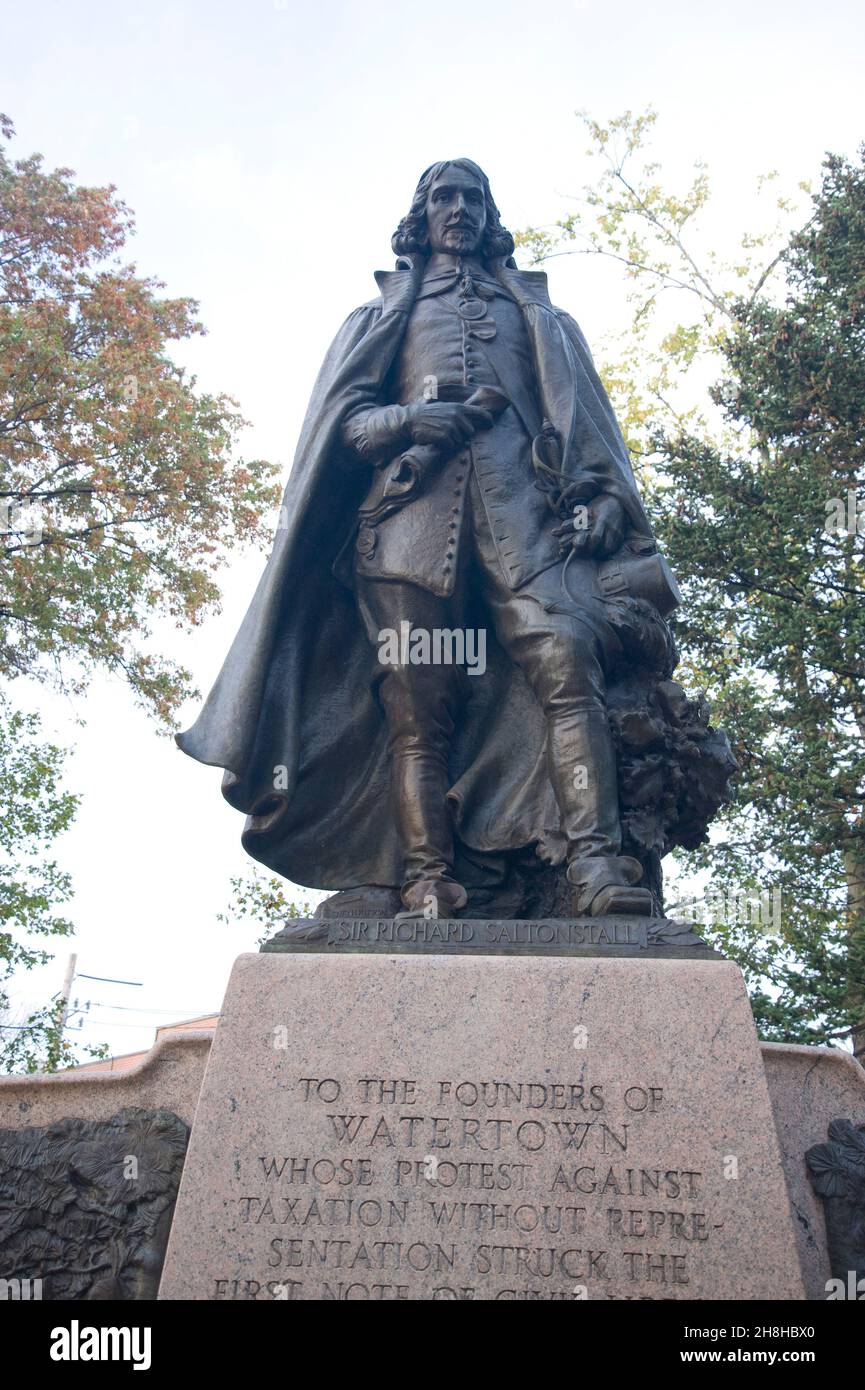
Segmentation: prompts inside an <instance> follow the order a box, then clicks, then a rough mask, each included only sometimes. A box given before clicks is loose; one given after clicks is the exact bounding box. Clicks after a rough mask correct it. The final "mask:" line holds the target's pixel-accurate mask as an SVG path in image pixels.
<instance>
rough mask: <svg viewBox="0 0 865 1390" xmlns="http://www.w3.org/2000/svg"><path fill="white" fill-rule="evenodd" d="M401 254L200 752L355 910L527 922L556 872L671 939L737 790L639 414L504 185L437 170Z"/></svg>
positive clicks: (593, 903)
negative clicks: (522, 251) (682, 851)
mask: <svg viewBox="0 0 865 1390" xmlns="http://www.w3.org/2000/svg"><path fill="white" fill-rule="evenodd" d="M393 248H394V251H395V252H396V254H397V255H398V257H399V259H398V260H397V266H396V269H395V270H393V271H390V272H383V271H379V272H378V273H377V274H376V280H377V282H378V287H379V291H380V294H379V296H378V297H377V298H376V299H374V300H372V301H371V302H370V303H368V304H365V305H362V306H361V307H360V308H359V309H356V310H355V311H354V313H352V314H351V315H350V316H349V318H348V319H347V320H346V322H345V324H344V325H343V327H342V328H341V329H340V331H339V333H338V334H337V337H336V339H335V341H334V343H333V345H332V347H331V349H330V351H329V353H328V355H327V358H326V360H325V363H324V365H323V367H322V369H321V372H320V374H319V377H318V380H317V382H316V385H315V389H314V391H313V395H312V400H311V402H310V406H309V410H308V413H307V417H306V421H305V423H304V426H303V431H302V434H301V438H300V442H299V445H298V450H297V455H296V458H295V462H294V466H293V468H292V471H291V475H290V477H289V480H288V485H287V488H286V493H285V499H284V504H283V507H282V510H281V513H280V525H279V529H278V531H277V537H276V543H275V545H274V549H273V553H272V555H271V557H270V560H269V562H268V565H267V568H266V570H265V572H264V575H263V576H262V579H261V582H260V584H259V587H258V590H257V592H256V594H255V597H254V599H253V601H252V604H251V606H250V609H249V612H248V613H247V616H246V618H245V620H244V623H243V625H242V627H241V630H240V632H239V634H238V636H237V638H236V640H235V643H234V645H233V646H232V648H231V651H230V653H229V656H228V658H227V660H226V663H225V665H224V667H223V670H222V672H221V674H220V676H219V679H218V680H217V683H216V685H215V687H214V689H213V691H212V692H211V695H210V697H209V699H208V701H207V703H206V705H205V707H204V710H203V711H202V714H201V716H200V718H199V719H198V721H197V723H196V724H195V726H194V727H193V728H192V729H191V730H189V731H188V732H186V733H185V734H182V735H180V736H179V737H178V742H179V744H180V746H181V748H183V749H184V751H185V752H187V753H189V754H191V755H192V756H193V757H195V758H198V759H199V760H200V761H202V762H206V763H210V764H215V765H218V766H221V767H223V768H225V769H226V775H225V778H224V781H223V793H224V795H225V796H226V798H227V799H228V801H229V802H230V803H231V804H232V805H233V806H235V807H237V808H238V809H240V810H242V811H245V812H246V813H247V816H248V820H247V825H246V829H245V832H244V837H243V843H244V845H245V847H246V849H247V850H248V851H249V853H250V854H252V855H253V857H255V858H256V859H258V860H260V861H261V862H262V863H264V864H266V865H268V866H269V867H270V868H272V869H274V870H275V871H276V872H278V873H280V874H283V875H284V876H285V877H287V878H289V879H291V880H292V881H293V882H296V883H300V884H305V885H307V886H310V887H316V888H321V887H331V888H334V889H337V890H340V892H338V894H337V897H336V899H335V900H332V901H333V903H334V904H335V907H332V911H335V910H341V911H344V912H345V913H346V915H348V914H349V913H350V912H351V910H352V907H353V906H354V907H357V906H358V904H360V906H361V907H364V906H365V907H366V908H367V909H371V910H373V911H378V912H379V914H380V915H381V914H382V912H383V907H386V906H387V904H390V905H391V906H392V907H394V908H396V907H399V906H400V905H401V906H402V911H403V913H404V914H408V915H414V914H421V913H425V914H426V915H430V914H431V913H432V914H433V915H437V916H441V917H450V916H454V915H457V914H460V913H463V915H471V913H472V912H476V911H477V910H478V909H477V904H485V909H484V911H485V912H490V911H493V910H495V907H496V905H498V907H499V909H501V907H502V905H503V904H504V905H506V907H507V909H508V911H509V915H513V916H520V915H526V912H527V910H528V909H527V906H526V904H527V902H528V897H527V896H526V894H525V893H523V896H522V898H520V897H519V895H518V897H517V899H516V900H515V899H514V896H513V891H512V890H513V884H514V882H516V881H519V882H520V883H523V884H524V883H525V882H526V881H527V878H530V877H531V865H532V864H534V865H535V866H536V867H538V868H540V867H543V866H544V865H547V866H554V867H555V866H561V870H562V873H564V872H566V875H567V887H568V894H569V898H570V901H569V902H568V903H566V910H567V911H568V912H569V913H570V914H572V915H574V916H578V915H579V916H597V915H604V914H609V913H639V914H642V915H646V916H648V915H652V913H653V912H656V913H657V912H658V911H659V910H660V871H659V863H660V855H661V854H663V853H665V852H666V850H667V849H668V848H669V847H670V846H671V844H674V843H695V842H697V841H698V840H699V839H700V838H702V837H703V835H704V833H705V825H706V822H707V820H708V818H709V817H710V815H711V814H712V812H713V810H714V808H715V807H716V806H717V804H718V802H719V801H720V800H721V799H722V796H723V792H724V790H725V788H726V780H727V778H728V777H729V775H730V771H731V766H732V764H731V760H729V749H728V748H726V741H725V740H724V739H723V735H716V734H715V733H714V731H712V730H711V729H709V727H708V723H707V711H706V709H705V707H704V706H703V705H701V704H700V703H699V702H696V703H695V702H689V701H688V700H687V697H686V696H685V695H684V692H682V691H681V689H680V687H678V686H676V685H675V683H674V682H672V681H671V680H670V676H671V674H672V670H673V667H674V665H675V660H676V657H675V649H674V647H673V643H672V639H671V637H670V634H669V630H668V628H667V625H666V623H665V621H664V616H665V615H666V614H667V613H668V612H669V611H671V610H672V608H673V607H674V606H675V605H676V603H677V601H678V596H677V590H676V585H675V581H674V580H673V577H672V575H671V573H670V571H669V569H668V568H667V566H666V564H665V562H664V561H663V559H662V557H661V556H660V555H659V554H658V551H657V548H656V546H655V542H654V540H653V538H652V532H651V527H650V525H649V522H648V520H647V517H646V514H645V512H644V510H643V506H642V503H641V501H640V497H639V495H638V492H637V488H636V485H635V481H634V475H633V472H632V469H631V465H630V461H629V458H628V452H627V449H626V446H625V443H624V441H623V438H622V435H621V432H620V430H619V428H618V425H617V423H616V420H615V417H614V415H613V411H612V409H611V406H610V403H609V401H608V399H607V396H606V393H605V391H604V388H603V386H602V384H601V382H600V380H599V377H598V374H597V372H596V370H595V367H594V365H593V362H592V358H591V355H590V353H589V350H588V347H587V345H586V342H585V339H584V338H583V335H582V333H581V332H580V329H579V327H578V326H577V324H576V323H575V322H574V320H573V319H572V318H571V317H570V316H569V315H568V314H567V313H565V312H564V311H563V310H561V309H557V308H556V307H555V306H554V305H552V304H551V303H550V299H549V296H548V292H547V277H546V275H545V274H544V273H543V272H539V271H532V272H526V271H520V270H518V269H517V268H516V266H515V263H514V261H513V259H512V252H513V250H514V243H513V239H512V237H511V235H510V233H509V232H507V231H506V230H505V228H504V227H503V226H502V223H501V220H500V217H499V213H498V209H497V208H496V205H495V203H494V201H493V198H492V194H491V192H490V186H489V182H488V180H487V177H486V175H485V174H484V173H483V171H482V170H481V169H479V168H478V166H477V165H476V164H474V163H472V162H471V161H470V160H467V159H458V160H451V161H445V162H443V163H440V164H435V165H433V166H432V167H431V168H429V169H427V171H426V172H425V173H424V174H423V176H422V177H421V180H420V182H419V183H418V186H417V189H416V191H415V195H414V198H413V200H412V204H411V208H410V210H409V212H408V214H407V215H406V216H405V217H404V218H403V219H402V221H401V222H400V224H399V227H398V228H397V231H396V233H395V235H394V237H393ZM469 657H471V660H469V659H468V658H469ZM472 677H474V679H473V678H472ZM695 749H696V750H697V753H696V759H697V762H699V763H700V767H699V768H697V767H696V765H695V762H694V756H693V751H690V752H689V751H688V750H695ZM688 759H690V760H691V761H690V763H689V762H688ZM707 768H709V769H710V771H711V773H712V775H711V776H707ZM650 774H651V776H650ZM652 778H654V781H653V780H652ZM646 786H649V788H650V790H649V792H648V793H646V790H645V789H646ZM635 787H636V791H635V790H634V788H635ZM623 823H624V829H623ZM623 836H624V838H623ZM508 885H511V889H510V890H509V889H508ZM508 891H510V897H508ZM397 892H398V893H399V899H401V904H400V901H399V899H398V898H397V897H396V894H397ZM376 895H378V896H376ZM382 895H383V896H382ZM497 895H498V896H497ZM503 895H504V896H503ZM529 897H530V895H529ZM503 915H504V914H503Z"/></svg>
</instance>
